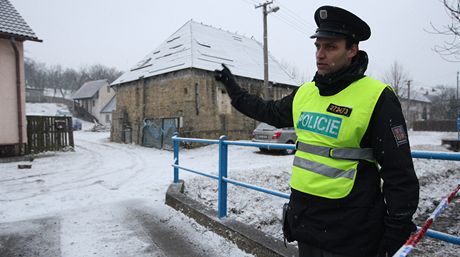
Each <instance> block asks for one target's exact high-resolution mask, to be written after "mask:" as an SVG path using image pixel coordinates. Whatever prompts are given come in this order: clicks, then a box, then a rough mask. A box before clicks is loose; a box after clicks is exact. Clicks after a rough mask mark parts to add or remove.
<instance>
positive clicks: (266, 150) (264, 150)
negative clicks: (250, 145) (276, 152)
mask: <svg viewBox="0 0 460 257" xmlns="http://www.w3.org/2000/svg"><path fill="white" fill-rule="evenodd" d="M259 150H260V151H261V152H264V153H266V152H268V149H267V148H262V147H259Z"/></svg>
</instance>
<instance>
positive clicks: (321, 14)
mask: <svg viewBox="0 0 460 257" xmlns="http://www.w3.org/2000/svg"><path fill="white" fill-rule="evenodd" d="M319 17H320V18H321V19H323V20H325V19H327V10H319Z"/></svg>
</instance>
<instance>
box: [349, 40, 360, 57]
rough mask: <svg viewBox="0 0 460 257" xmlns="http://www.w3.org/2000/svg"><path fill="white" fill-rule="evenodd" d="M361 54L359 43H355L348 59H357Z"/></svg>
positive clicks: (350, 49)
mask: <svg viewBox="0 0 460 257" xmlns="http://www.w3.org/2000/svg"><path fill="white" fill-rule="evenodd" d="M358 52H359V47H358V44H357V43H353V44H352V45H351V47H350V48H349V49H348V58H350V59H351V58H353V57H355V56H356V55H357V54H358Z"/></svg>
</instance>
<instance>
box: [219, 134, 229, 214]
mask: <svg viewBox="0 0 460 257" xmlns="http://www.w3.org/2000/svg"><path fill="white" fill-rule="evenodd" d="M226 139H227V137H226V136H220V138H219V185H218V198H217V199H218V200H217V209H218V216H219V218H224V217H227V182H226V181H224V180H223V179H222V178H226V177H227V163H228V162H227V160H228V146H227V144H226V143H225V140H226Z"/></svg>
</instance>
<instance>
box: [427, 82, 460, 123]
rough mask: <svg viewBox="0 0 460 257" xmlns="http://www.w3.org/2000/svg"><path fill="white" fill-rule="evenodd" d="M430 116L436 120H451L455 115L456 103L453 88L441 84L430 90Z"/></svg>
mask: <svg viewBox="0 0 460 257" xmlns="http://www.w3.org/2000/svg"><path fill="white" fill-rule="evenodd" d="M431 95H433V96H434V97H433V98H432V99H431V100H432V102H431V117H433V118H434V119H436V120H451V119H455V117H456V114H457V112H456V109H457V103H456V101H455V97H454V96H455V89H454V88H451V87H446V86H443V85H437V86H435V87H434V88H433V89H432V90H431Z"/></svg>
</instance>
